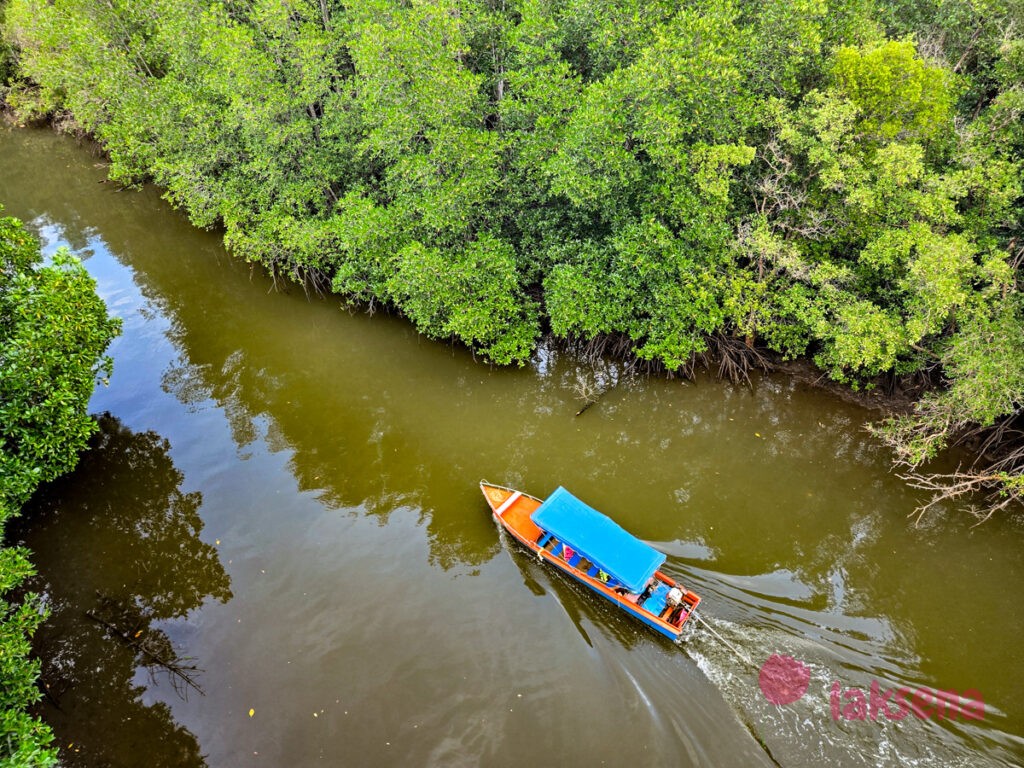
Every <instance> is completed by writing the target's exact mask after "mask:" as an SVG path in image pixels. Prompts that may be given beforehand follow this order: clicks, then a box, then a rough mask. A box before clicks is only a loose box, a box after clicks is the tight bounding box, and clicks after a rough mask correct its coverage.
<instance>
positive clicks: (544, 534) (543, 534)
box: [537, 533, 551, 547]
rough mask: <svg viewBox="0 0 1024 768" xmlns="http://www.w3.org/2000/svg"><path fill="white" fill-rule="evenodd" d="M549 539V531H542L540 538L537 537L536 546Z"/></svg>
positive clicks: (542, 544)
mask: <svg viewBox="0 0 1024 768" xmlns="http://www.w3.org/2000/svg"><path fill="white" fill-rule="evenodd" d="M550 540H551V534H550V533H542V534H541V535H540V538H539V539H537V546H538V547H543V546H544V545H545V544H547V543H548V541H550Z"/></svg>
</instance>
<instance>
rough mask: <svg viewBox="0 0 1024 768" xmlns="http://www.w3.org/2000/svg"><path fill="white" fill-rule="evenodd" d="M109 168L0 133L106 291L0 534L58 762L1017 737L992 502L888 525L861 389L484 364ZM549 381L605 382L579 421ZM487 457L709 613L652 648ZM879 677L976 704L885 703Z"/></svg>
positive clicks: (768, 760) (975, 748) (943, 755)
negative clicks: (41, 470)
mask: <svg viewBox="0 0 1024 768" xmlns="http://www.w3.org/2000/svg"><path fill="white" fill-rule="evenodd" d="M104 178H105V176H104V167H103V162H102V158H101V157H99V156H97V155H96V154H95V153H94V152H92V151H91V150H90V149H89V148H88V147H83V146H80V145H78V144H76V143H75V142H74V141H73V140H71V139H69V138H66V137H61V136H57V135H55V134H53V133H50V132H48V131H36V130H23V129H22V130H19V129H10V128H3V129H0V203H2V204H3V205H4V206H5V207H6V214H7V215H13V216H17V217H19V218H21V219H23V220H24V221H25V222H26V223H27V224H28V225H29V226H30V227H31V228H32V229H33V230H34V231H36V232H38V233H39V235H40V237H41V238H42V241H43V243H44V248H45V251H46V252H47V253H50V252H52V251H53V250H55V249H56V248H57V247H58V246H60V245H66V246H68V247H69V248H70V249H71V250H72V251H74V252H75V253H76V254H78V255H79V256H80V257H81V258H82V259H83V260H84V261H85V264H86V266H87V268H88V269H89V271H90V273H91V274H92V275H93V276H94V277H95V278H96V280H97V281H98V284H99V290H100V293H101V295H102V296H103V298H104V299H105V300H106V302H107V304H108V306H109V308H110V309H111V310H112V311H113V312H114V313H115V314H116V315H118V316H119V317H121V318H122V319H123V322H124V333H123V336H121V337H120V338H119V339H118V340H116V341H115V342H114V344H113V345H112V347H111V354H112V356H113V358H114V374H113V377H112V378H111V380H110V383H109V386H106V387H103V386H101V387H98V388H97V391H96V393H95V395H94V397H93V399H92V402H91V406H90V409H91V411H92V412H93V413H95V414H96V415H97V418H99V420H100V424H101V427H102V431H101V433H100V435H99V436H98V437H97V439H96V440H95V441H94V447H93V448H92V449H91V450H90V451H89V452H88V453H86V454H85V455H84V456H83V458H82V460H81V462H80V465H79V467H78V469H77V470H76V471H75V472H74V473H72V474H71V475H69V476H68V477H66V478H64V479H63V480H61V481H59V482H57V483H55V484H54V485H53V486H51V487H48V488H46V489H44V490H43V491H42V492H41V493H39V494H37V497H36V498H35V499H34V500H33V502H32V503H31V505H30V506H29V508H28V509H26V512H25V515H24V517H23V519H22V520H20V521H19V522H18V523H17V524H16V525H14V526H13V527H12V529H11V531H10V536H9V538H11V539H12V540H14V541H19V542H23V543H24V544H26V545H27V546H28V547H30V548H31V550H32V552H33V561H34V562H35V563H36V565H37V567H38V570H39V576H38V577H37V578H36V579H35V581H34V582H33V588H34V589H36V590H37V591H38V592H40V593H42V594H43V595H44V598H45V601H46V603H47V605H48V606H49V608H50V611H51V616H50V618H49V620H48V621H47V622H46V624H45V625H44V626H43V627H42V628H41V629H40V631H39V633H38V635H37V638H36V648H37V651H38V653H39V654H40V656H41V658H42V659H43V660H44V665H43V668H44V672H43V681H44V683H45V684H46V685H47V692H48V695H47V697H46V698H45V699H44V701H43V702H42V704H41V705H40V707H39V712H40V713H41V714H42V716H43V717H44V718H45V719H46V721H47V722H49V723H50V724H51V725H52V727H53V729H54V731H55V733H56V736H57V742H58V744H59V745H60V746H61V749H62V758H63V761H64V763H65V764H66V765H69V766H75V765H82V766H148V767H150V768H152V767H153V766H202V765H208V766H218V767H219V766H252V765H268V766H312V765H372V766H399V765H402V766H408V765H416V766H462V765H466V766H470V765H482V766H519V765H526V764H529V765H553V764H559V765H568V766H591V765H608V766H633V765H637V764H642V765H674V766H770V765H780V766H786V767H787V768H789V767H790V766H817V765H824V764H831V765H841V766H876V765H877V766H906V765H910V766H933V765H942V766H990V765H991V766H999V765H1014V764H1018V763H1020V762H1021V761H1024V738H1022V736H1024V658H1022V652H1021V638H1022V637H1024V601H1022V600H1021V597H1020V596H1021V593H1022V591H1024V546H1022V545H1024V522H1022V520H1021V516H1020V515H1002V516H1000V517H998V518H994V519H992V520H990V521H988V522H987V523H985V524H983V525H980V526H977V527H974V526H973V523H974V522H975V521H974V519H973V518H971V517H970V516H969V515H967V514H965V513H964V512H963V510H960V509H956V508H952V507H950V508H941V509H937V510H935V511H933V512H931V513H929V514H928V515H926V516H925V517H924V518H923V519H922V520H921V521H920V522H919V523H917V522H915V519H914V518H913V517H912V516H909V515H911V513H912V512H913V511H914V509H915V507H916V506H917V505H919V504H920V503H921V502H922V501H923V500H924V497H922V496H921V495H920V494H918V493H917V492H915V491H911V490H910V489H908V488H907V487H906V486H905V485H904V484H903V483H902V481H900V480H899V479H898V478H897V477H895V476H894V475H893V474H892V473H891V471H890V467H889V463H888V457H887V455H886V453H885V451H884V450H883V449H882V448H881V447H880V446H879V445H877V444H876V442H875V441H874V440H873V439H872V438H871V437H870V436H869V435H868V434H867V433H866V432H865V431H864V430H863V425H864V424H865V422H866V421H867V420H869V419H871V418H873V417H874V414H872V413H871V412H869V411H866V410H863V409H861V408H859V407H857V406H855V405H852V404H849V403H845V402H841V401H838V400H836V399H835V398H833V397H831V396H829V395H827V394H825V393H823V392H821V391H816V390H814V389H811V388H808V387H806V386H804V385H801V384H799V383H797V382H794V381H793V380H791V379H788V378H786V377H781V376H776V377H762V378H758V379H756V380H755V381H754V382H753V385H752V386H750V387H745V386H733V385H730V384H728V383H724V382H721V381H718V380H715V379H713V378H709V377H700V378H699V379H698V380H697V381H694V382H684V381H678V380H675V381H670V380H665V379H662V378H651V377H643V376H638V375H631V374H630V373H629V371H628V370H625V369H624V368H623V367H622V366H619V365H615V364H612V363H608V364H607V365H604V366H603V367H599V368H598V369H592V368H591V367H588V366H582V365H580V364H578V363H577V362H576V361H574V360H573V359H571V358H570V357H567V356H565V355H564V354H561V353H559V352H557V351H555V350H551V349H544V350H541V351H540V352H538V354H537V355H536V356H535V357H534V359H533V360H532V361H531V363H530V364H529V365H527V366H525V367H523V368H521V369H515V368H512V369H498V368H493V367H489V366H488V365H486V364H484V363H482V362H480V361H478V360H474V359H473V357H472V355H471V354H470V353H468V352H467V351H466V350H464V349H460V348H452V347H451V346H449V345H446V344H443V343H437V342H432V341H428V340H425V339H423V338H421V337H419V336H418V335H417V334H416V333H415V332H414V331H413V329H412V328H411V327H410V326H409V325H408V324H407V323H406V322H404V321H403V320H401V319H400V318H395V317H392V316H388V315H387V314H384V313H380V312H378V313H377V314H375V315H373V316H369V315H367V314H366V313H364V312H362V311H358V310H347V309H346V308H345V307H343V306H342V305H341V304H340V301H339V300H338V298H337V297H322V296H310V295H307V294H306V293H305V292H304V291H303V290H302V288H301V287H298V286H295V285H280V284H279V285H277V286H276V287H275V286H274V284H273V283H272V281H271V280H270V279H269V278H268V277H267V276H266V275H265V274H264V273H263V272H262V271H261V270H260V269H254V268H251V267H250V266H249V265H247V264H245V263H243V262H240V261H238V260H236V259H233V258H231V257H229V256H228V255H227V254H226V253H225V251H224V249H223V247H222V245H221V244H220V237H219V235H218V234H217V233H215V232H204V231H200V230H196V229H194V228H193V227H191V226H190V225H189V223H188V222H187V220H186V219H185V217H184V216H183V215H181V214H180V213H179V212H176V211H174V210H173V209H172V208H171V207H170V206H169V205H167V203H165V202H164V201H163V200H162V199H161V197H160V193H159V191H158V190H155V189H152V188H145V189H142V190H134V191H132V190H121V189H118V188H117V187H116V186H115V185H112V184H109V183H104ZM581 381H583V382H585V383H587V384H588V385H590V386H592V387H597V388H599V389H606V390H607V391H606V393H605V394H604V395H603V396H602V397H601V398H600V399H599V400H598V401H597V402H596V404H594V405H593V407H591V408H589V409H588V410H587V411H586V412H585V413H583V414H582V415H580V416H578V417H577V416H575V415H574V414H575V413H576V412H577V411H578V410H579V409H580V407H581V405H582V400H581V399H580V395H579V392H578V390H579V389H580V382H581ZM483 478H486V479H488V480H490V481H493V482H498V483H501V484H504V485H512V486H516V487H520V488H522V489H523V490H525V491H527V492H530V493H533V494H534V495H539V496H544V495H546V494H547V493H549V492H550V491H551V490H553V489H554V488H555V487H557V486H558V485H564V486H566V487H567V488H569V489H570V490H571V491H573V492H574V493H575V494H576V495H577V496H580V497H581V498H582V499H584V500H585V501H587V502H589V503H590V504H592V505H593V506H596V507H597V508H599V509H601V510H602V511H604V512H606V513H608V514H610V515H612V516H613V517H614V518H615V519H616V520H617V521H618V522H619V523H620V524H622V525H623V526H624V527H625V528H627V529H628V530H630V531H631V532H633V533H634V534H636V535H637V536H639V537H641V538H643V539H644V540H646V541H648V542H650V543H651V544H653V545H654V546H655V547H658V548H659V549H661V550H662V551H664V552H665V553H667V554H668V561H667V563H666V565H665V567H664V570H665V571H666V572H667V573H669V574H670V575H671V576H673V577H675V578H677V579H679V580H681V581H682V582H683V583H685V584H686V585H687V586H688V587H689V588H691V589H693V590H695V591H696V592H698V593H699V594H700V595H701V596H702V597H703V598H704V603H703V605H702V609H703V610H702V614H703V618H704V620H705V621H706V622H707V626H703V625H700V624H697V623H696V622H693V623H692V626H691V627H690V630H689V632H688V634H687V638H686V641H685V642H684V643H683V645H682V647H677V646H675V645H673V644H672V643H670V642H668V641H666V640H664V639H662V638H660V637H659V636H657V635H656V634H655V633H653V632H652V631H650V630H647V629H645V628H644V627H643V626H641V625H639V624H638V623H635V622H633V621H631V620H629V619H628V618H627V617H624V616H620V615H618V614H616V613H615V612H614V611H613V609H612V608H611V607H609V606H607V605H606V604H604V603H603V601H599V600H598V599H597V598H595V597H592V596H590V595H589V594H585V593H584V592H583V591H582V590H581V589H578V588H576V587H575V586H573V585H570V584H568V583H567V582H566V581H565V580H564V579H562V578H560V577H559V575H558V574H556V573H553V572H551V571H550V570H548V569H547V568H546V567H542V566H541V565H539V564H538V563H537V562H536V561H535V560H534V559H533V558H531V557H527V556H526V555H524V554H523V553H522V552H520V551H518V550H517V549H516V548H515V547H513V546H511V545H510V542H509V541H508V540H506V538H505V537H503V536H502V535H500V534H499V531H498V529H497V527H496V526H495V524H494V522H493V521H492V519H491V518H490V515H489V510H488V508H487V505H486V503H485V501H484V499H483V497H482V495H481V494H480V491H479V488H478V482H479V481H480V480H481V479H483ZM726 643H728V645H726ZM773 654H778V655H783V656H791V657H793V658H794V659H796V660H798V661H800V662H801V663H802V664H803V665H804V668H805V669H806V670H808V672H809V674H810V681H809V684H808V687H807V690H806V693H805V694H804V695H803V696H802V697H801V698H799V699H797V700H796V701H794V702H792V703H788V704H783V705H777V704H773V703H771V702H769V701H768V700H767V699H766V697H765V695H764V694H763V693H762V690H761V687H760V686H759V679H760V678H759V671H758V669H759V667H760V666H761V664H763V663H764V662H765V661H766V660H767V659H768V658H769V657H770V656H772V655H773ZM741 656H742V657H744V658H741ZM169 668H172V669H174V670H176V671H177V672H172V671H170V669H169ZM873 686H874V690H875V693H876V696H875V700H874V701H872V693H871V692H872V687H873ZM901 687H906V688H908V689H910V690H913V691H916V690H918V689H923V693H922V694H921V695H922V696H925V698H921V699H919V700H918V701H919V703H920V702H925V703H926V695H927V693H928V691H935V690H945V691H956V692H959V693H961V694H965V692H968V691H971V692H973V693H971V694H970V697H975V696H978V697H982V698H983V701H984V712H983V717H982V719H980V720H976V719H968V718H966V717H963V716H961V717H959V718H955V719H951V718H949V717H944V718H939V717H937V716H935V714H934V712H933V710H934V708H933V709H932V710H928V709H925V710H924V711H923V712H922V713H921V714H923V715H926V716H923V717H919V716H917V715H915V714H913V713H911V714H910V715H908V716H904V717H898V715H899V713H900V712H901V711H904V710H900V709H899V708H898V707H895V706H893V702H894V701H895V695H894V694H893V692H894V691H897V690H898V689H899V688H901ZM833 690H835V691H837V694H835V696H837V697H838V706H837V703H836V700H834V694H833ZM887 693H889V694H892V695H890V696H889V698H887V699H886V698H884V697H885V696H886V694H887ZM858 696H860V697H862V698H863V699H864V701H865V702H870V703H871V706H870V707H869V708H867V710H866V716H865V717H864V718H863V719H856V718H855V715H856V714H857V711H856V707H854V706H853V705H854V704H856V701H857V697H858ZM876 705H877V706H876ZM887 712H888V713H889V714H890V715H896V716H897V717H895V718H890V717H887V716H886V713H887ZM904 713H905V711H904ZM862 714H863V712H862ZM947 714H948V713H947Z"/></svg>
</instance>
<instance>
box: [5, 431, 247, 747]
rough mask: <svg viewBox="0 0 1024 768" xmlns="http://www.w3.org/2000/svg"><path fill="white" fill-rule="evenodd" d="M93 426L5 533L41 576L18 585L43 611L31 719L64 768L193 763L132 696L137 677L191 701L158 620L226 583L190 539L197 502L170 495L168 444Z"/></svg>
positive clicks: (174, 734) (203, 547) (183, 735)
mask: <svg viewBox="0 0 1024 768" xmlns="http://www.w3.org/2000/svg"><path fill="white" fill-rule="evenodd" d="M99 425H100V432H99V433H98V434H97V435H96V436H94V438H93V440H92V445H91V447H90V449H89V450H88V451H86V452H85V453H83V455H82V458H81V461H80V462H79V464H78V467H77V468H76V469H75V471H74V472H72V473H71V474H69V475H66V476H65V477H63V478H61V479H60V480H58V481H56V482H55V483H53V484H52V485H49V486H47V487H45V488H43V489H41V490H40V491H39V492H38V493H37V494H36V496H35V497H34V498H33V499H32V501H31V502H30V504H29V505H28V506H27V507H26V509H25V510H24V513H23V515H22V517H21V518H20V519H19V520H18V521H16V524H15V525H13V526H12V527H11V531H10V532H11V536H12V540H20V542H21V543H22V544H24V545H26V546H28V547H29V548H30V549H31V550H32V553H33V555H32V559H33V561H34V562H35V564H36V566H37V567H38V570H39V572H40V573H41V574H46V575H47V577H48V578H44V577H37V578H36V579H35V580H34V582H33V583H31V584H29V588H30V589H32V590H33V591H36V592H38V593H41V594H42V595H43V599H44V601H45V603H46V605H47V607H48V608H49V611H50V615H49V617H48V618H47V620H46V621H45V622H44V624H43V625H42V626H41V627H40V629H39V631H38V632H37V634H36V637H35V652H36V654H37V655H38V656H39V657H40V658H41V659H42V661H43V670H42V677H41V682H42V683H43V685H44V688H45V691H46V694H47V696H46V698H44V699H43V701H42V703H41V704H40V708H41V709H42V712H41V714H42V715H43V717H44V718H45V719H46V721H47V722H48V723H50V724H51V725H52V727H53V729H54V732H55V734H56V737H57V744H58V745H59V746H60V747H61V758H62V761H63V764H65V765H89V766H98V765H111V766H114V765H116V766H133V765H138V766H143V765H145V766H168V767H169V766H201V765H205V760H204V759H203V757H202V755H201V751H200V746H199V743H198V742H197V740H196V738H195V736H193V734H192V733H190V732H189V731H188V730H186V729H185V728H182V727H181V726H179V725H178V724H176V723H175V721H174V718H173V717H172V714H171V710H170V708H169V707H168V706H167V705H166V704H164V703H160V702H158V703H147V702H146V701H145V697H144V694H145V692H146V688H147V685H146V682H147V679H146V678H147V675H148V683H149V685H150V686H157V687H160V686H163V685H168V686H169V687H172V688H174V689H175V690H177V691H178V692H179V694H181V695H196V690H197V689H196V688H195V687H194V686H193V685H191V684H189V683H188V682H186V678H188V679H190V680H191V681H192V682H193V683H194V684H195V685H198V686H200V687H201V686H202V672H201V671H200V670H190V667H192V666H193V662H192V661H191V660H189V659H183V658H179V657H178V655H177V653H176V651H175V648H174V644H173V643H172V641H171V639H170V638H169V637H168V635H167V633H166V632H165V631H164V629H163V628H162V627H161V622H166V621H168V620H172V619H177V620H182V619H184V618H186V617H187V616H188V614H189V612H191V611H193V610H195V609H197V608H199V607H200V606H201V605H203V603H204V602H206V601H209V600H217V601H220V602H226V601H228V600H229V599H230V598H231V589H230V580H229V577H228V575H227V573H225V571H224V568H223V567H222V565H221V562H220V559H219V556H218V554H217V550H216V549H215V548H214V547H213V546H211V545H210V544H207V543H205V542H203V541H201V540H200V533H201V532H202V528H203V523H202V520H201V518H200V516H199V508H200V505H201V503H202V498H201V496H200V494H199V493H186V492H184V491H182V489H181V487H180V486H181V483H182V480H183V476H182V474H181V472H180V471H179V470H178V469H176V468H175V466H174V463H173V462H172V460H171V458H170V456H169V450H170V445H169V444H168V442H167V441H166V440H165V439H163V438H161V437H160V436H159V435H157V434H156V433H154V432H133V431H131V430H129V429H127V428H125V427H124V426H123V425H122V424H121V423H120V422H119V421H118V420H117V419H116V418H114V417H112V416H110V415H109V414H104V415H103V416H100V417H99ZM50 578H52V581H51V580H49V579H50ZM195 663H196V664H199V665H200V666H201V663H202V661H201V660H198V661H197V662H195ZM175 669H176V670H178V673H175V672H174V671H173V670H175ZM140 674H141V675H142V677H141V678H140ZM182 675H184V677H183V676H182ZM126 721H131V725H130V727H125V726H126Z"/></svg>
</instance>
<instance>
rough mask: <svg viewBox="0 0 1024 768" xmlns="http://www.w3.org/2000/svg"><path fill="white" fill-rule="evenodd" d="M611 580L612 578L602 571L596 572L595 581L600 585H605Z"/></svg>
mask: <svg viewBox="0 0 1024 768" xmlns="http://www.w3.org/2000/svg"><path fill="white" fill-rule="evenodd" d="M611 578H612V576H611V574H610V573H605V572H604V571H602V570H598V572H597V580H598V581H600V582H601V583H602V584H607V583H608V582H609V580H610V579H611Z"/></svg>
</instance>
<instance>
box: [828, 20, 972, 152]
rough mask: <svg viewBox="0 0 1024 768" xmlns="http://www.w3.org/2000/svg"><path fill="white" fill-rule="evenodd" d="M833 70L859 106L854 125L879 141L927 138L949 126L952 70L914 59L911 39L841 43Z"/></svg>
mask: <svg viewBox="0 0 1024 768" xmlns="http://www.w3.org/2000/svg"><path fill="white" fill-rule="evenodd" d="M832 71H833V73H834V75H835V78H836V80H837V83H838V86H839V89H840V90H841V91H842V93H843V94H844V95H845V96H846V97H847V98H848V99H849V100H850V101H851V102H853V104H854V105H856V107H857V109H858V112H859V115H858V117H859V119H858V121H857V128H858V129H859V130H860V131H862V132H866V133H869V134H872V135H873V136H875V137H877V138H878V140H879V141H882V142H885V141H891V140H893V139H896V138H899V139H901V140H907V139H917V140H921V141H927V140H928V139H930V138H933V137H934V136H935V135H936V134H940V133H942V132H943V131H946V130H948V127H947V126H948V124H949V121H950V119H951V116H952V106H953V101H954V95H955V94H954V93H953V90H952V88H951V86H950V80H951V77H950V73H949V72H948V71H946V70H945V69H943V68H942V67H938V66H929V65H928V64H926V63H925V62H924V61H922V60H921V59H920V58H918V57H917V51H916V49H915V46H914V44H913V43H911V42H906V41H904V42H897V41H892V40H890V41H888V42H886V43H883V44H882V45H879V46H877V47H874V48H870V49H867V50H860V49H858V48H854V47H851V46H844V47H842V48H840V49H839V50H838V51H836V53H835V65H834V66H833V70H832Z"/></svg>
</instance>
